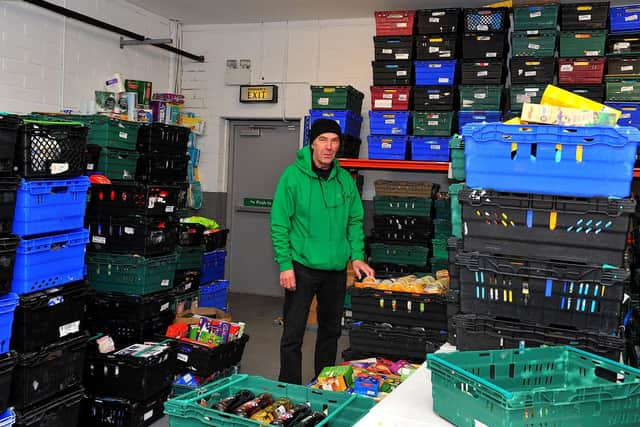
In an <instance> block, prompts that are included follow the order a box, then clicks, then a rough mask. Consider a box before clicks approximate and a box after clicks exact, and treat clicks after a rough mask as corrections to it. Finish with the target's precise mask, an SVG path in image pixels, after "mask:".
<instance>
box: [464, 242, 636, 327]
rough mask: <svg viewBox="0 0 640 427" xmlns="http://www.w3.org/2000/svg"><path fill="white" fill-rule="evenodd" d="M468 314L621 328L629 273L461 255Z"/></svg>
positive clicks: (477, 254) (528, 260) (529, 260)
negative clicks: (623, 299) (622, 308)
mask: <svg viewBox="0 0 640 427" xmlns="http://www.w3.org/2000/svg"><path fill="white" fill-rule="evenodd" d="M456 264H457V266H458V268H459V271H460V276H459V278H456V280H459V282H458V283H457V284H456V285H455V288H458V289H460V290H461V293H460V305H461V309H462V312H463V313H474V314H479V315H487V316H498V317H502V318H507V319H520V320H523V321H530V322H535V323H538V324H541V325H550V326H558V327H563V328H570V329H589V330H598V331H603V332H609V333H612V332H616V331H617V330H618V327H619V326H620V324H621V303H622V297H623V295H624V288H625V284H626V282H627V280H628V278H629V273H628V272H627V271H626V270H623V269H617V268H603V267H602V266H600V265H584V264H574V263H567V262H560V261H548V260H545V259H536V258H519V257H508V256H494V255H487V254H483V253H478V252H466V253H458V254H457V257H456Z"/></svg>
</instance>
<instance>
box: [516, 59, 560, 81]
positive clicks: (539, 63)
mask: <svg viewBox="0 0 640 427" xmlns="http://www.w3.org/2000/svg"><path fill="white" fill-rule="evenodd" d="M510 63H511V64H510V69H511V83H512V84H523V85H526V84H536V83H549V82H553V75H554V74H555V70H556V59H555V58H554V57H552V56H546V57H542V58H533V57H514V58H511V61H510Z"/></svg>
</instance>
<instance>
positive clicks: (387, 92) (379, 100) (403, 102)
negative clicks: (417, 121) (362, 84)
mask: <svg viewBox="0 0 640 427" xmlns="http://www.w3.org/2000/svg"><path fill="white" fill-rule="evenodd" d="M410 100H411V86H371V109H372V110H374V111H387V110H389V111H391V110H393V111H408V110H409V101H410Z"/></svg>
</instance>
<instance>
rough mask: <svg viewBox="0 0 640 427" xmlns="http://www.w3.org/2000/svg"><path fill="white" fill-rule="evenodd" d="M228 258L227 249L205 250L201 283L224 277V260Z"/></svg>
mask: <svg viewBox="0 0 640 427" xmlns="http://www.w3.org/2000/svg"><path fill="white" fill-rule="evenodd" d="M226 258H227V251H225V250H215V251H211V252H205V253H204V254H203V255H202V270H201V271H202V274H201V275H200V283H209V282H212V281H214V280H222V279H224V262H225V260H226Z"/></svg>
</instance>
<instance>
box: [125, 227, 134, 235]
mask: <svg viewBox="0 0 640 427" xmlns="http://www.w3.org/2000/svg"><path fill="white" fill-rule="evenodd" d="M124 234H132V235H133V234H136V229H135V228H133V227H125V228H124Z"/></svg>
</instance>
